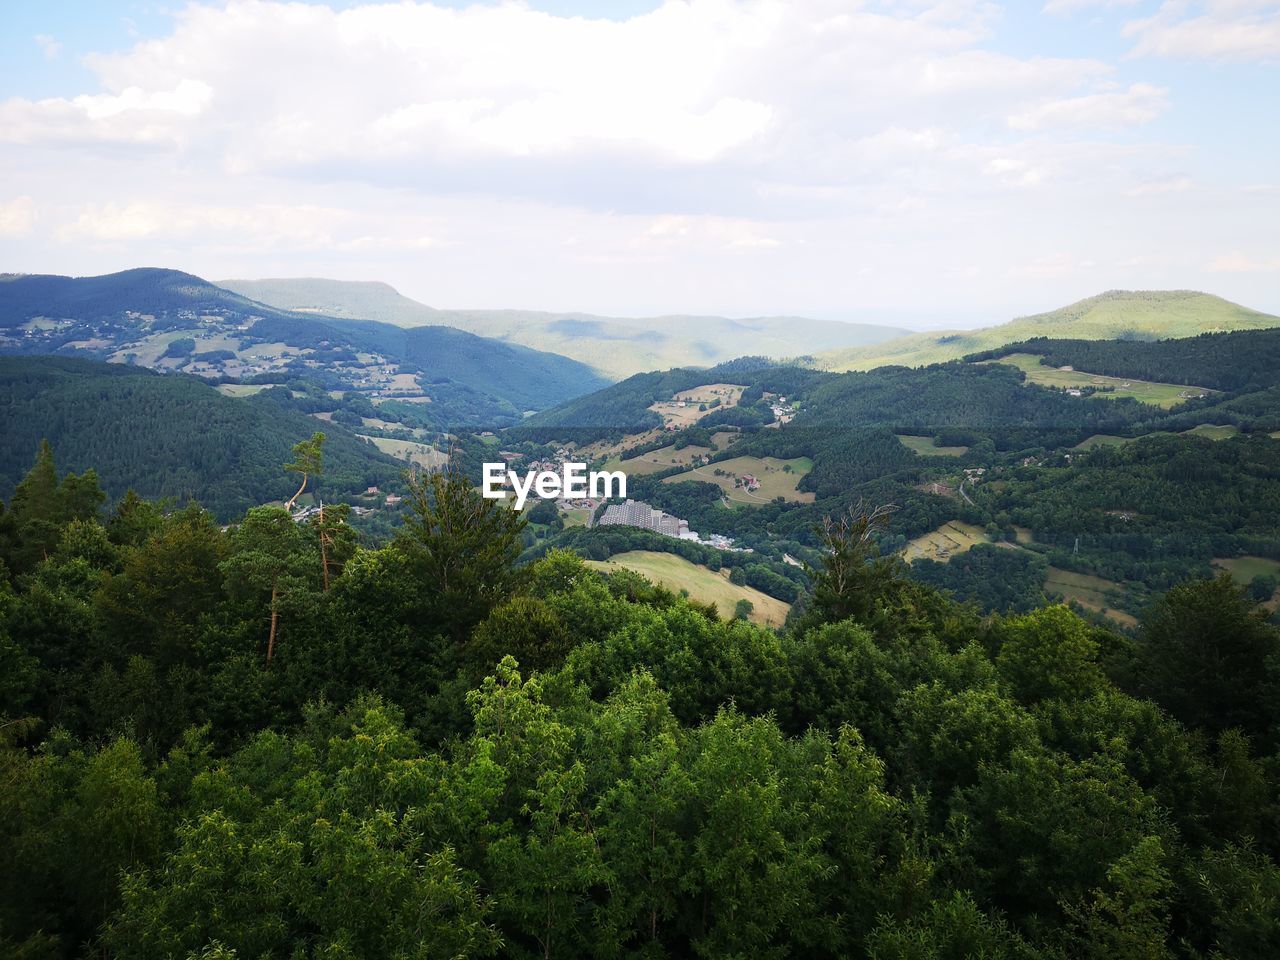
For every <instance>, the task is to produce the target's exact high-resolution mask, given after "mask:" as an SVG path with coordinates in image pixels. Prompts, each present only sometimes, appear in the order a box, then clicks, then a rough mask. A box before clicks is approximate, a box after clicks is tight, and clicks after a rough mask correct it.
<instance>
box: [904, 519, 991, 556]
mask: <svg viewBox="0 0 1280 960" xmlns="http://www.w3.org/2000/svg"><path fill="white" fill-rule="evenodd" d="M990 542H991V538H990V537H988V536H987V535H986V534H985V533H984V532H983V531H982V528H981V527H975V526H974V525H973V524H971V523H961V522H960V521H959V520H952V521H950V522H948V523H944V524H943V525H942V526H940V527H939V528H938V529H937V530H934V531H932V532H931V533H926V534H925V535H924V536H921V537H916V538H915V539H914V540H912V541H911V542H910V543H908V544H907V545H906V547H904V548H903V550H902V558H903V559H904V560H906V561H907V562H908V563H910V562H911V561H913V560H919V559H920V558H922V557H924V558H927V559H929V560H942V561H946V560H950V559H951V558H952V557H954V556H955V555H956V554H959V553H964V552H966V551H967V550H969V549H970V548H972V547H974V546H976V545H977V544H979V543H990Z"/></svg>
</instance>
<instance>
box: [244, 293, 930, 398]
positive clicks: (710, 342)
mask: <svg viewBox="0 0 1280 960" xmlns="http://www.w3.org/2000/svg"><path fill="white" fill-rule="evenodd" d="M218 284H219V286H221V287H224V288H226V289H227V290H232V291H235V292H236V293H239V294H242V295H244V296H246V297H251V298H253V299H254V300H257V301H261V302H262V303H269V304H271V305H272V306H274V307H278V308H280V309H284V310H292V311H296V312H302V313H315V314H325V315H328V316H336V317H349V318H360V319H368V320H380V321H383V322H385V323H393V324H396V325H397V326H402V327H418V326H422V325H424V324H445V325H446V326H450V327H456V328H457V329H459V330H466V331H468V332H469V333H474V334H477V335H479V336H483V337H493V338H497V339H499V340H503V341H505V342H507V343H514V344H521V345H523V346H526V347H532V348H534V349H537V350H547V351H550V352H553V353H559V354H563V355H564V356H566V357H572V358H573V359H575V360H578V361H581V362H582V363H585V364H587V365H589V366H591V367H592V368H594V369H595V370H597V371H598V372H599V373H600V374H601V375H603V376H606V377H608V378H609V379H611V380H620V379H622V378H624V377H629V376H631V375H632V374H635V373H643V372H646V371H650V370H668V369H671V368H673V367H685V366H702V367H706V366H714V365H715V364H718V363H723V362H725V361H726V360H732V359H734V358H735V357H741V356H748V355H758V356H767V357H774V358H777V359H791V358H795V357H798V356H801V355H804V354H811V353H817V352H819V351H825V350H837V349H846V348H863V347H868V346H870V345H873V344H879V343H884V342H886V341H893V340H894V339H895V338H898V337H902V336H905V335H907V334H909V333H910V331H908V330H904V329H902V328H900V327H892V326H879V325H874V324H860V323H841V322H839V321H835V320H813V319H810V318H806V317H747V318H738V319H732V318H728V317H714V316H692V315H689V316H685V315H679V316H662V317H601V316H595V315H593V314H589V313H574V312H568V313H547V312H539V311H533V310H438V309H436V308H434V307H429V306H427V305H425V304H422V303H419V302H418V301H416V300H411V299H410V298H408V297H406V296H403V295H402V294H400V293H399V292H397V291H396V290H395V288H393V287H391V286H388V285H387V284H385V283H373V282H353V281H342V280H324V279H315V278H299V279H277V280H220V281H218Z"/></svg>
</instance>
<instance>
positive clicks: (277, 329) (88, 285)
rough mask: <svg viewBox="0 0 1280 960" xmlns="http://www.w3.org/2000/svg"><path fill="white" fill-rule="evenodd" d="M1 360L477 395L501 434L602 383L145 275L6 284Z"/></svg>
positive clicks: (447, 338) (487, 351)
mask: <svg viewBox="0 0 1280 960" xmlns="http://www.w3.org/2000/svg"><path fill="white" fill-rule="evenodd" d="M0 353H22V354H28V355H30V354H50V353H62V354H67V355H77V356H87V357H92V358H94V359H102V360H107V359H110V360H115V361H124V362H130V363H137V364H140V365H143V366H150V367H156V368H160V369H165V370H178V371H182V372H186V373H193V374H196V375H198V376H203V377H209V378H216V377H225V378H231V379H253V380H254V381H255V382H260V383H261V382H273V383H283V382H286V381H287V379H288V378H290V377H295V378H296V377H299V376H310V377H313V378H319V379H321V380H322V381H323V382H324V383H325V385H326V386H327V387H329V388H335V387H341V388H345V389H351V390H353V391H356V392H363V393H366V394H368V395H369V396H371V397H379V396H382V395H388V396H390V395H395V396H408V397H412V398H414V399H416V400H417V401H419V402H428V401H429V402H432V403H436V402H439V403H444V404H450V405H453V406H456V403H455V401H457V400H458V399H459V398H460V397H463V398H466V397H468V396H469V395H475V399H476V400H478V401H481V402H484V401H489V402H488V403H485V406H487V407H493V406H494V405H495V404H496V405H497V406H500V407H504V408H505V418H506V422H507V423H510V422H515V420H517V419H519V416H520V414H521V413H523V412H524V411H528V410H541V409H544V408H546V407H549V406H552V405H554V404H556V403H560V402H562V401H564V400H567V399H570V398H572V397H577V396H580V395H582V394H584V393H589V392H591V391H592V390H596V389H599V388H600V387H602V386H605V385H606V384H607V383H608V381H607V380H605V379H604V378H602V377H600V376H599V375H597V374H596V373H595V371H593V370H592V369H591V368H590V367H588V366H587V365H586V364H583V363H580V362H578V361H577V360H571V359H569V358H568V357H563V356H560V355H559V354H554V353H546V352H542V351H539V350H532V349H529V348H528V347H523V346H519V345H515V344H510V343H506V342H503V341H500V340H494V339H489V338H485V337H480V336H476V335H474V334H471V333H467V332H464V331H462V330H455V329H452V328H450V327H444V326H432V327H422V328H417V329H413V330H404V329H401V328H399V327H396V326H393V325H391V324H386V323H376V322H373V321H370V320H350V319H337V318H332V317H325V316H317V315H315V314H308V313H292V312H289V311H287V310H280V309H277V308H276V307H271V306H268V305H266V304H263V303H258V302H256V301H253V300H249V299H247V298H246V297H243V296H241V295H240V294H237V293H233V292H231V291H229V290H223V289H222V288H220V287H216V286H214V285H213V284H211V283H209V282H208V281H205V280H202V279H200V278H199V277H195V276H192V275H190V274H186V273H181V272H179V271H176V270H162V269H154V268H143V269H137V270H126V271H124V272H121V273H114V274H109V275H107V276H102V277H59V276H42V275H24V276H18V275H6V276H5V277H4V278H3V279H0ZM473 405H475V404H473ZM452 425H453V424H445V423H441V424H439V426H441V427H442V428H444V427H449V426H452ZM495 425H502V424H495Z"/></svg>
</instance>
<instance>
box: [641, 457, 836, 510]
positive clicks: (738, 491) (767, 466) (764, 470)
mask: <svg viewBox="0 0 1280 960" xmlns="http://www.w3.org/2000/svg"><path fill="white" fill-rule="evenodd" d="M787 466H790V467H791V469H790V470H789V471H788V470H785V469H783V468H784V467H787ZM812 469H813V461H812V460H810V459H809V458H808V457H797V458H796V459H795V460H779V459H778V458H777V457H734V458H733V459H732V460H721V461H718V462H717V463H713V464H709V465H707V466H705V467H695V468H694V469H692V470H688V471H686V472H685V473H678V474H676V475H675V476H674V477H667V479H666V480H664V481H662V482H663V483H682V482H683V481H685V480H704V481H706V482H707V483H714V484H715V485H716V486H718V487H719V488H720V489H721V490H723V491H724V492H725V497H726V498H727V499H728V500H729V502H730V503H733V504H742V505H744V506H758V505H760V504H762V503H768V502H769V501H770V500H772V499H774V498H775V497H782V498H783V499H786V500H790V501H792V502H793V503H813V497H814V495H813V494H812V493H801V492H799V491H798V490H796V485H797V484H798V483H799V482H800V479H801V478H802V477H803V476H804V475H805V474H806V473H808V472H809V471H810V470H812ZM716 470H721V471H723V472H724V473H725V474H728V475H727V476H716V475H715V471H716ZM744 474H752V475H754V476H755V478H756V479H757V480H759V481H760V487H759V489H757V490H753V491H747V489H746V488H745V487H735V486H734V477H735V476H736V477H741V476H743V475H744Z"/></svg>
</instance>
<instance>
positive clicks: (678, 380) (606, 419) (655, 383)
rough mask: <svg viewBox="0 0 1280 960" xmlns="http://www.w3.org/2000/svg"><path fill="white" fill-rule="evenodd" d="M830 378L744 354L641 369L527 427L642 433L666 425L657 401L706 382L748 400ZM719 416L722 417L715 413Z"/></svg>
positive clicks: (537, 418)
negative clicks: (711, 362) (738, 389)
mask: <svg viewBox="0 0 1280 960" xmlns="http://www.w3.org/2000/svg"><path fill="white" fill-rule="evenodd" d="M829 379H833V377H832V375H831V374H827V373H821V372H819V371H817V370H809V369H805V368H800V367H793V366H786V365H782V364H777V363H774V362H773V361H771V360H769V359H767V358H765V357H740V358H738V359H737V360H730V361H728V362H727V363H722V364H719V365H717V366H714V367H709V368H703V367H679V368H676V369H674V370H664V371H657V372H653V373H638V374H636V375H635V376H633V377H628V378H627V379H626V380H623V381H622V382H621V383H615V384H613V385H612V386H608V387H605V388H604V389H603V390H600V391H598V392H596V393H593V394H590V395H588V396H584V397H578V398H576V399H574V400H570V401H568V402H566V403H562V404H560V405H558V406H556V407H553V408H552V409H550V410H546V411H543V412H542V413H540V414H538V415H537V416H535V417H530V418H529V420H527V421H526V423H525V426H526V427H528V428H531V429H533V428H536V429H538V430H543V431H546V430H551V431H555V430H558V429H575V430H581V431H582V432H583V435H584V436H595V435H603V434H606V433H610V432H625V433H637V432H640V431H643V430H649V429H653V428H654V427H660V426H662V417H661V416H660V415H659V414H657V413H655V412H654V411H652V410H650V409H649V407H650V406H651V405H652V404H654V403H656V402H657V401H659V400H669V399H670V398H671V397H672V395H674V394H676V393H680V392H681V391H685V390H691V389H693V388H694V387H697V386H701V385H703V384H713V383H731V384H736V385H740V386H744V387H747V388H749V390H750V394H749V399H752V398H754V399H759V397H760V395H761V394H762V393H763V392H766V391H768V392H776V393H780V394H784V395H785V394H788V393H797V392H801V391H804V390H807V389H808V388H810V387H812V386H814V385H816V384H818V383H821V382H824V381H826V380H829ZM725 412H726V413H727V411H725ZM714 419H718V417H714V416H713V420H714Z"/></svg>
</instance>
